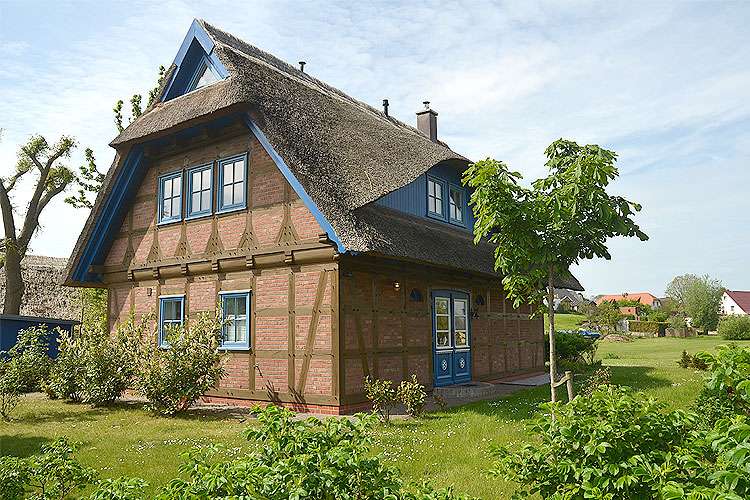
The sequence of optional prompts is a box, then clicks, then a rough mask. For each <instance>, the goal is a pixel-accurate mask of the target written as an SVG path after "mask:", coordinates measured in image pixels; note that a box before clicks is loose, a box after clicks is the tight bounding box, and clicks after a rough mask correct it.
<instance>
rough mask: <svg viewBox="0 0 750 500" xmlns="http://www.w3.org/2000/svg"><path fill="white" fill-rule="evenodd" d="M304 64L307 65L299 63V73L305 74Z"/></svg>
mask: <svg viewBox="0 0 750 500" xmlns="http://www.w3.org/2000/svg"><path fill="white" fill-rule="evenodd" d="M305 64H307V63H306V62H305V61H299V70H300V71H301V72H303V73H304V72H305Z"/></svg>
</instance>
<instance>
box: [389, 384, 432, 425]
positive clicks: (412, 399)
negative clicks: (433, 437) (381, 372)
mask: <svg viewBox="0 0 750 500" xmlns="http://www.w3.org/2000/svg"><path fill="white" fill-rule="evenodd" d="M396 398H397V399H398V400H399V401H400V402H401V404H403V405H404V408H406V413H407V414H408V415H410V416H412V417H419V416H420V415H422V413H424V407H425V403H426V402H427V392H426V391H425V389H424V386H423V385H422V384H420V383H419V381H417V376H416V375H412V376H411V379H410V380H403V381H401V384H399V386H398V390H397V391H396Z"/></svg>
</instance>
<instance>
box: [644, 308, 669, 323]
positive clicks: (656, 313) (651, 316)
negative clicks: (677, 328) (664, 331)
mask: <svg viewBox="0 0 750 500" xmlns="http://www.w3.org/2000/svg"><path fill="white" fill-rule="evenodd" d="M646 320H647V321H653V322H656V323H665V322H668V321H669V313H668V312H667V311H663V310H661V309H652V310H651V311H650V312H649V313H648V314H646Z"/></svg>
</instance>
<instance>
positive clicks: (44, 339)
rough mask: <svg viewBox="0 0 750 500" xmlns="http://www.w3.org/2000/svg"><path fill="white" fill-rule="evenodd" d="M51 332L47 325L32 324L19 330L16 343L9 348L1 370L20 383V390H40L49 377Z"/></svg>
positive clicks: (21, 391)
mask: <svg viewBox="0 0 750 500" xmlns="http://www.w3.org/2000/svg"><path fill="white" fill-rule="evenodd" d="M50 337H51V332H49V331H48V330H47V326H46V325H37V326H30V327H28V328H26V329H24V330H21V331H19V332H18V339H17V340H16V343H15V344H14V345H13V346H12V347H11V348H10V349H8V354H7V356H8V358H7V360H6V361H5V362H3V366H2V368H0V371H2V373H8V376H9V377H12V378H13V380H14V382H15V383H16V384H18V388H17V390H18V392H20V393H24V392H34V391H38V390H40V389H41V388H42V387H43V386H44V384H45V383H46V381H47V379H48V378H49V371H50V366H51V365H52V360H51V359H50V357H49V342H50Z"/></svg>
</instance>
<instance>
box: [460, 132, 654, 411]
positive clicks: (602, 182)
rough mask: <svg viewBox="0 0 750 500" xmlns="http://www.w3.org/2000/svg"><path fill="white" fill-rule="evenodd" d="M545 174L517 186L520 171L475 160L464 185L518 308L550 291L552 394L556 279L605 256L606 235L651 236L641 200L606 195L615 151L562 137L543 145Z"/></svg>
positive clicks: (478, 231) (477, 228) (478, 234)
mask: <svg viewBox="0 0 750 500" xmlns="http://www.w3.org/2000/svg"><path fill="white" fill-rule="evenodd" d="M545 154H546V156H547V162H546V164H545V165H546V166H547V168H548V169H549V171H550V175H548V176H547V177H545V178H542V179H538V180H536V181H534V182H533V183H532V185H531V188H527V187H524V186H521V185H520V184H519V180H520V179H521V178H522V176H521V174H520V173H518V172H514V171H511V170H510V169H509V168H508V166H507V165H506V164H505V163H503V162H501V161H497V160H493V159H490V158H487V159H486V160H482V161H479V162H477V163H474V164H472V165H471V166H470V167H469V168H468V169H467V170H466V172H465V173H464V177H463V183H464V184H465V185H468V186H469V187H471V188H473V189H474V191H473V193H472V195H471V201H470V203H471V206H472V208H473V210H474V215H475V217H476V223H475V224H474V240H475V242H477V243H478V242H479V241H480V240H481V239H483V238H486V239H488V240H489V241H490V243H492V244H493V245H495V247H496V248H495V269H496V270H497V271H499V272H500V273H501V274H502V275H503V280H502V282H503V287H504V288H505V291H506V292H507V294H508V297H509V298H510V299H511V300H513V302H514V304H515V305H516V306H518V305H519V304H520V303H522V302H526V301H528V302H531V303H533V304H539V305H540V307H541V303H542V300H541V299H542V297H543V295H544V289H545V287H546V292H547V304H548V307H547V314H548V315H549V330H550V331H549V333H550V334H549V343H550V361H549V368H550V378H551V382H552V385H551V396H552V401H555V400H556V390H555V387H554V383H555V381H556V376H557V373H556V361H555V342H554V338H555V311H554V308H553V304H554V293H555V291H554V284H555V278H556V277H559V276H564V275H567V274H568V273H569V269H570V266H572V265H573V264H576V263H578V262H579V261H580V260H581V259H591V258H594V257H604V258H606V259H609V258H610V254H609V251H608V250H607V239H608V238H611V237H614V236H636V237H638V238H639V239H641V240H646V239H648V236H646V234H645V233H644V232H643V231H641V229H640V228H639V227H638V225H637V224H636V223H635V222H634V221H633V215H634V214H635V213H636V212H638V211H640V209H641V207H640V205H638V204H636V203H633V202H630V201H628V200H626V199H625V198H622V197H620V196H612V195H610V194H608V193H607V190H606V188H607V186H608V185H609V183H610V182H611V181H612V180H613V179H615V178H616V177H617V176H618V171H617V167H616V166H615V161H616V157H617V155H616V154H615V153H614V152H612V151H608V150H606V149H603V148H601V147H599V146H596V145H585V146H580V145H578V144H576V143H575V142H573V141H569V140H564V139H559V140H557V141H555V142H553V143H552V144H551V145H550V146H549V147H547V149H546V150H545Z"/></svg>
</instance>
